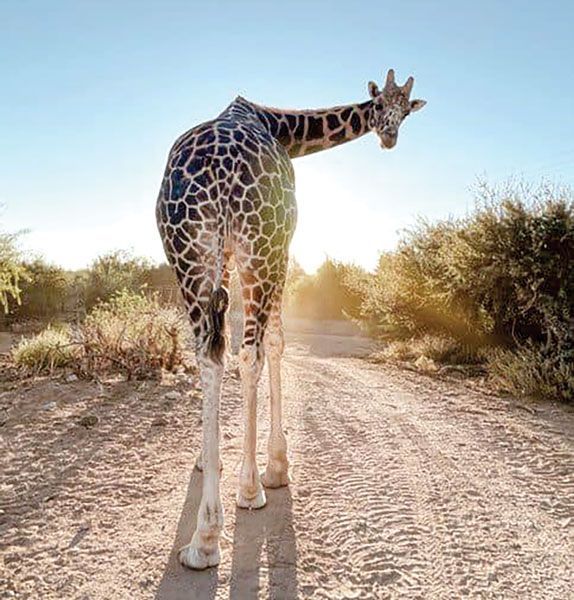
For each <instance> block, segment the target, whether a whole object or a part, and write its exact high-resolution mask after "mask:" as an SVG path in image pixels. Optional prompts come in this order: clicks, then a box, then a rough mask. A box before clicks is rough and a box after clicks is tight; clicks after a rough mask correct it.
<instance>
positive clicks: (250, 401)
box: [237, 343, 266, 509]
mask: <svg viewBox="0 0 574 600" xmlns="http://www.w3.org/2000/svg"><path fill="white" fill-rule="evenodd" d="M262 362H263V361H262V357H261V356H259V350H258V348H257V345H256V344H255V343H253V344H250V345H245V344H244V347H243V348H242V349H241V350H240V352H239V371H240V375H241V387H242V392H243V406H244V420H245V438H244V444H243V462H242V464H241V470H240V472H239V489H238V490H237V506H239V507H240V508H249V509H255V508H261V507H263V506H265V503H266V498H265V492H264V491H263V487H262V485H261V479H260V477H259V472H258V470H257V462H256V445H257V382H258V381H259V376H260V374H261V365H262Z"/></svg>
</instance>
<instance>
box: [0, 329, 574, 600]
mask: <svg viewBox="0 0 574 600" xmlns="http://www.w3.org/2000/svg"><path fill="white" fill-rule="evenodd" d="M368 347H369V343H368V341H366V340H363V339H361V338H352V337H351V338H350V337H347V336H343V335H318V334H316V333H313V332H312V331H307V332H303V333H301V332H299V333H297V334H291V335H290V336H289V345H288V349H287V352H286V357H285V361H284V387H285V398H286V401H285V404H286V408H285V412H286V417H285V422H286V428H287V437H288V440H289V444H290V460H291V478H292V483H291V486H290V487H289V488H288V489H287V488H285V489H281V490H270V491H269V492H268V504H267V506H266V507H265V508H264V509H262V510H260V511H253V512H247V511H242V510H240V509H236V508H235V506H234V503H233V497H234V493H235V484H236V473H237V469H238V466H239V460H240V445H241V430H242V429H241V400H240V396H239V381H238V378H237V371H236V369H235V368H233V365H232V367H231V369H230V371H229V373H228V375H227V376H226V379H225V383H224V394H223V399H222V428H221V431H222V451H223V463H224V470H223V483H222V486H223V499H224V506H225V510H226V528H225V535H224V539H223V540H222V563H221V565H220V567H219V568H218V569H213V570H209V571H206V572H201V573H197V572H192V571H189V570H185V569H183V567H180V566H179V565H178V564H177V562H176V558H175V553H176V550H177V549H178V548H179V547H180V546H182V545H183V544H185V543H187V542H188V541H189V538H190V535H191V532H192V531H193V527H194V522H195V513H196V510H197V507H198V503H199V499H200V489H201V477H202V476H201V474H200V473H199V472H197V471H194V470H193V469H192V465H193V463H194V461H195V458H196V456H197V454H198V452H199V443H200V434H201V426H200V395H199V391H198V390H197V387H196V384H195V382H194V381H193V380H191V381H190V380H189V379H188V378H180V379H178V378H173V379H170V380H167V381H164V382H162V383H161V384H159V383H153V382H146V383H135V384H128V383H124V382H120V381H108V382H106V383H104V384H101V385H98V384H95V383H87V382H73V383H65V382H64V381H62V380H54V379H52V380H50V379H36V380H34V381H28V382H25V383H18V384H13V383H3V384H2V385H1V387H0V389H1V390H4V391H2V392H0V435H1V443H2V447H1V448H0V461H1V480H0V551H1V555H2V563H1V564H0V598H11V597H12V598H41V599H52V598H54V599H68V598H74V599H76V598H77V599H82V600H88V599H101V600H104V599H105V600H110V599H116V598H117V599H140V598H141V599H143V598H153V599H156V600H168V599H170V600H175V599H194V598H198V599H203V598H206V599H212V598H236V599H240V600H244V599H250V598H268V597H269V598H277V599H288V598H336V599H342V598H345V599H347V598H348V599H351V598H409V599H415V598H420V599H429V598H431V599H432V598H462V597H464V598H520V599H530V598H536V599H537V598H545V599H551V598H556V599H561V600H562V599H565V598H569V597H572V590H573V589H574V573H573V570H572V556H573V555H574V452H573V446H574V441H573V440H574V413H573V411H572V409H568V408H566V407H564V406H559V405H554V404H551V403H548V404H536V405H528V406H526V405H524V403H518V402H516V401H513V400H512V399H500V398H496V397H494V396H489V395H486V394H484V393H480V392H477V391H473V390H471V389H469V388H468V387H465V386H464V385H463V384H462V383H453V382H448V383H447V382H442V381H438V380H434V379H430V378H427V377H423V376H419V375H416V374H414V373H410V372H401V371H398V370H396V369H393V368H391V367H381V366H380V365H373V364H370V363H369V362H367V361H365V360H362V359H359V358H354V357H348V356H342V355H346V354H358V355H360V354H363V353H364V352H365V351H367V350H368ZM266 383H267V381H266V376H265V375H264V377H263V381H262V384H261V385H262V387H261V389H262V394H261V402H260V424H261V427H260V444H259V447H260V454H259V463H260V466H261V467H263V465H264V459H265V456H264V449H265V437H266V431H267V386H266Z"/></svg>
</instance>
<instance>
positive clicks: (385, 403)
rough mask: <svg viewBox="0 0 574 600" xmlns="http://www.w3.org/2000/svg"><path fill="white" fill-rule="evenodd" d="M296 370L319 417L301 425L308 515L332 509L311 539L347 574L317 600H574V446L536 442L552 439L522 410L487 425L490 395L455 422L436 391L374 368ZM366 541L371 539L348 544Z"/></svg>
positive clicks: (347, 364) (296, 361)
mask: <svg viewBox="0 0 574 600" xmlns="http://www.w3.org/2000/svg"><path fill="white" fill-rule="evenodd" d="M288 363H289V367H288V368H289V369H290V370H291V369H293V371H294V372H293V373H292V374H290V376H289V377H288V380H289V381H297V382H298V383H297V387H296V389H294V390H293V389H290V390H289V393H290V394H303V395H307V396H308V397H309V396H310V397H311V399H312V402H313V404H314V406H316V407H317V408H316V409H315V408H311V409H310V410H309V409H308V410H306V413H309V414H310V415H312V416H309V414H306V415H305V416H304V419H303V421H302V423H303V432H304V433H302V436H300V437H299V438H298V441H300V443H302V444H304V445H305V451H304V452H302V451H301V449H299V450H298V456H302V458H301V460H303V461H304V463H305V464H306V468H303V469H302V471H303V474H304V477H305V479H308V480H309V483H308V486H309V488H310V489H311V490H312V492H311V493H310V498H311V502H310V503H309V506H308V508H311V509H312V511H311V512H312V513H313V512H314V513H321V510H322V514H319V515H318V517H319V520H320V521H321V526H320V527H317V528H316V530H315V531H313V532H309V531H307V532H306V533H307V535H308V536H310V537H314V538H315V539H316V540H319V541H318V542H317V545H318V546H322V547H323V548H324V547H328V548H329V549H330V551H329V552H328V553H327V556H325V558H326V559H329V560H330V561H332V562H337V561H341V562H343V563H344V564H345V569H342V570H340V571H338V570H337V569H331V570H330V573H331V576H332V577H333V576H334V577H335V581H333V579H332V580H331V585H332V589H333V590H334V591H333V593H332V594H331V595H330V592H329V591H328V589H326V590H324V591H322V592H318V591H316V592H314V594H315V595H312V596H309V597H317V598H323V597H325V598H328V597H340V596H337V592H336V591H335V590H337V589H338V587H337V586H343V588H345V587H349V588H350V589H351V588H352V589H354V593H355V596H352V597H365V598H369V597H371V598H372V597H374V598H386V597H406V596H408V597H409V598H415V597H421V598H429V597H432V598H442V597H449V596H451V595H452V594H453V593H455V591H456V593H457V594H461V595H463V596H465V597H505V598H514V597H516V598H523V597H534V596H532V593H533V589H536V588H538V589H539V590H540V594H544V595H545V597H552V598H564V597H568V593H569V589H570V588H569V587H568V585H571V583H572V577H571V575H568V576H566V575H565V570H564V569H565V564H566V563H567V556H568V550H567V549H570V550H571V549H572V547H573V543H572V542H573V540H572V528H571V527H569V524H570V521H569V520H568V519H571V518H572V515H573V514H574V513H573V511H572V495H571V490H572V483H573V475H572V474H573V473H574V469H573V467H574V463H573V459H572V453H571V451H569V446H568V444H567V443H565V442H564V438H563V436H558V437H557V438H556V439H555V440H552V441H549V440H546V442H545V444H542V443H535V442H537V440H540V439H542V438H541V436H546V437H548V436H551V435H552V434H551V432H550V433H541V432H536V433H535V432H533V431H532V428H531V427H530V426H529V423H528V421H524V420H523V419H522V418H521V415H520V414H519V415H517V414H516V412H517V411H516V410H515V411H514V413H512V412H510V413H509V412H507V413H497V412H492V413H490V412H488V411H487V410H483V412H484V414H485V415H486V417H487V418H486V419H485V418H482V414H479V418H477V415H476V413H475V412H473V411H474V410H475V406H476V405H475V404H473V403H472V402H477V401H478V402H480V401H482V402H483V403H484V400H485V398H484V397H480V396H479V395H478V397H476V398H472V399H471V400H472V402H470V403H469V402H468V399H467V400H465V401H464V402H462V403H461V406H460V410H458V409H457V407H456V406H454V407H453V406H452V404H453V400H452V398H451V399H450V400H449V402H448V403H447V402H445V399H447V398H445V396H443V395H442V394H441V386H440V385H438V386H437V385H435V384H434V383H432V382H431V380H428V382H427V385H426V392H427V394H425V397H423V398H420V393H419V392H418V391H417V388H414V389H409V385H408V384H407V385H405V382H404V381H399V383H398V385H397V383H396V382H393V377H389V373H388V372H385V371H382V370H381V369H380V368H379V369H377V370H374V369H372V368H370V367H369V365H366V364H365V363H364V362H357V361H353V360H344V359H329V360H328V361H326V360H321V359H314V358H313V359H311V358H310V357H308V356H305V357H301V358H299V357H297V356H295V357H290V358H289V360H288ZM394 379H397V377H396V376H394ZM399 379H400V378H399ZM385 388H386V391H385ZM433 388H434V389H433ZM314 390H318V391H319V393H318V394H315V396H313V391H314ZM429 391H431V394H428V392H429ZM428 396H431V397H428ZM467 410H468V411H469V412H467ZM480 410H481V409H479V413H480ZM552 444H554V446H556V448H555V449H552V448H553V446H552ZM307 455H308V456H310V457H312V460H310V459H307V458H305V456H307ZM323 465H324V466H323ZM525 465H526V468H528V469H529V471H528V474H529V476H528V484H527V485H522V484H521V480H520V477H519V476H517V473H520V472H521V471H524V468H525ZM532 465H533V466H532ZM329 471H330V473H329V475H326V472H329ZM333 471H334V472H333ZM495 473H496V474H497V475H496V476H494V474H495ZM314 474H315V477H316V483H315V484H314V485H313V477H314ZM298 483H299V484H300V483H301V482H300V481H299V480H298ZM543 489H545V496H548V495H553V496H554V502H553V503H552V505H551V507H550V505H548V506H545V505H544V504H540V502H539V500H538V499H537V491H539V492H540V491H541V490H543ZM342 496H344V497H347V498H348V501H347V502H343V501H342V500H341V497H342ZM321 507H322V508H321ZM550 508H551V511H549V510H550ZM341 514H343V516H340V515H341ZM312 522H314V521H312ZM357 529H358V530H359V531H361V535H351V534H350V533H349V532H350V531H356V530H357ZM341 532H345V534H343V533H341ZM345 535H346V537H345ZM307 543H308V542H307ZM323 552H325V551H323ZM303 554H304V553H303ZM313 554H314V555H315V556H316V555H317V554H316V553H313ZM348 557H349V558H348ZM302 559H303V561H304V560H305V557H304V556H302ZM311 564H313V563H311ZM370 567H372V571H373V573H376V576H374V577H371V576H370ZM314 576H315V578H316V579H317V581H321V578H320V577H318V575H317V573H316V572H315V573H314ZM385 576H386V577H385ZM565 577H566V579H567V580H568V581H565ZM321 585H322V586H324V583H323V582H322V583H321ZM534 585H535V586H536V587H533V586H534ZM309 589H310V588H309Z"/></svg>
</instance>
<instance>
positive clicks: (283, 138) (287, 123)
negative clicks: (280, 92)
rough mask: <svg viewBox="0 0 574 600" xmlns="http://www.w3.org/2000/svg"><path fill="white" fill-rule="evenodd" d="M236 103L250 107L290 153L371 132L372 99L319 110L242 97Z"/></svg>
mask: <svg viewBox="0 0 574 600" xmlns="http://www.w3.org/2000/svg"><path fill="white" fill-rule="evenodd" d="M234 104H236V105H238V106H240V107H242V108H246V109H248V110H250V112H252V113H255V116H256V117H257V118H258V119H259V121H260V122H261V123H262V124H263V126H264V127H265V128H266V129H267V130H268V131H269V133H270V134H271V135H272V136H273V137H274V138H275V139H276V140H277V141H278V142H279V143H280V144H281V145H283V146H284V147H285V148H286V150H287V152H288V154H289V156H290V157H291V158H295V157H297V156H306V155H307V154H313V153H314V152H320V151H321V150H327V149H328V148H333V147H334V146H338V145H340V144H344V143H346V142H350V141H351V140H354V139H356V138H358V137H361V136H362V135H365V134H366V133H368V132H369V115H370V111H371V109H372V106H373V103H372V101H371V100H368V101H367V102H362V103H360V104H348V105H346V106H335V107H333V108H322V109H317V110H283V109H280V108H270V107H268V106H260V105H258V104H255V103H253V102H249V101H248V100H245V98H242V97H241V96H239V97H238V98H237V99H236V100H235V101H234Z"/></svg>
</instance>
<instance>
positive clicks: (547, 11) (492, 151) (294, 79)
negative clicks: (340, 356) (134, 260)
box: [0, 0, 574, 270]
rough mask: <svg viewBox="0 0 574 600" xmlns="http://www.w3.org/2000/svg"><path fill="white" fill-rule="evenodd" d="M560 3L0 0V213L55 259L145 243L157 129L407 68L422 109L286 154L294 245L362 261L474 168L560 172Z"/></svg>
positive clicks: (568, 62) (341, 90) (437, 209)
mask: <svg viewBox="0 0 574 600" xmlns="http://www.w3.org/2000/svg"><path fill="white" fill-rule="evenodd" d="M573 23H574V4H573V3H572V2H544V3H543V2H526V1H523V2H516V1H508V2H504V3H502V2H489V1H487V2H476V1H474V2H464V1H459V2H450V1H445V2H423V1H409V0H402V1H401V2H397V1H396V0H394V1H393V2H386V1H377V2H360V3H353V2H349V1H347V2H314V1H309V2H297V1H295V2H241V1H239V0H238V1H236V2H217V1H215V2H191V1H187V2H183V1H179V2H175V1H170V0H167V1H159V0H156V1H153V2H151V1H146V0H140V1H137V2H136V1H126V0H124V1H121V0H116V1H114V2H112V1H106V0H100V1H95V0H94V1H91V2H88V1H82V0H75V1H69V2H65V1H59V0H52V1H51V2H47V1H35V2H34V1H27V0H19V1H18V0H12V1H9V0H0V64H1V65H2V77H1V78H0V98H1V99H2V100H1V102H0V204H2V205H3V209H2V213H1V214H0V224H1V226H2V227H3V228H4V229H9V230H19V229H28V230H29V233H28V234H27V235H26V236H25V237H24V239H23V246H24V248H25V249H26V250H27V251H30V252H32V251H34V252H38V253H41V254H43V255H44V256H45V257H46V258H47V259H49V260H52V261H55V262H58V263H59V264H63V265H64V266H66V267H81V266H84V265H86V264H88V263H89V262H90V261H91V260H92V259H93V258H95V257H96V256H97V255H98V254H101V253H102V252H105V251H107V250H110V249H115V248H131V249H133V251H134V252H136V253H137V254H143V255H147V256H149V257H151V258H153V259H156V260H160V259H161V258H162V257H163V254H162V249H161V245H160V242H159V238H158V235H157V232H156V229H155V223H154V205H155V199H156V196H157V191H158V188H159V182H160V179H161V175H162V172H163V169H164V166H165V160H166V155H167V152H168V150H169V147H170V145H171V143H172V142H173V140H174V139H175V138H176V137H177V136H178V135H179V134H180V133H182V132H183V131H185V130H186V129H188V128H190V127H192V126H193V125H195V124H197V123H199V122H201V121H203V120H206V119H209V118H212V117H213V116H215V115H217V114H218V113H219V112H220V111H221V110H222V109H223V108H224V107H225V106H226V105H227V104H228V103H229V102H230V101H231V100H232V99H233V98H234V97H235V96H236V95H237V94H241V95H244V96H245V97H247V98H249V99H251V100H253V101H256V102H260V103H262V104H267V105H272V106H280V107H293V108H315V107H317V108H318V107H324V106H332V105H337V104H342V103H347V102H358V101H362V100H364V99H366V98H367V91H366V90H367V82H368V81H369V80H370V79H375V80H377V81H379V82H381V81H382V79H383V77H384V73H385V72H386V69H387V68H389V67H393V68H394V69H395V70H396V72H397V78H398V79H399V80H404V79H406V77H407V76H408V75H410V74H412V75H414V77H415V88H414V92H413V97H421V98H425V99H426V100H427V101H428V105H427V106H426V107H425V108H424V110H422V111H421V112H419V113H417V114H415V115H413V116H412V117H410V118H409V119H408V120H407V122H406V123H405V125H403V127H402V129H401V134H400V137H399V143H398V145H397V147H396V148H395V150H393V151H392V152H383V151H381V150H380V149H379V146H378V142H377V140H376V138H375V136H373V135H368V136H366V137H365V138H362V139H361V140H358V141H355V142H352V143H350V144H347V145H344V146H341V147H339V148H336V149H333V150H330V151H327V152H323V153H319V154H316V155H313V156H310V157H307V158H302V159H297V160H296V161H295V169H296V173H297V188H298V202H299V210H300V217H299V224H298V231H297V233H296V237H295V239H294V242H293V246H292V249H293V253H294V255H295V256H296V257H297V258H298V259H299V260H300V262H302V264H303V266H304V267H305V268H306V269H308V270H313V269H314V268H315V267H316V266H317V265H318V264H319V263H320V262H321V261H322V259H323V258H324V256H325V255H326V254H329V255H331V256H333V257H335V258H340V259H344V260H354V261H356V262H359V263H361V264H363V265H365V266H368V267H370V266H372V265H373V264H374V263H375V261H376V258H377V253H378V251H379V250H382V249H386V248H391V247H393V245H394V244H395V243H396V240H397V235H398V234H397V232H398V231H399V230H400V229H401V228H404V227H408V226H409V225H411V224H413V223H414V221H415V219H416V216H417V215H424V216H426V217H429V218H431V219H436V218H443V217H447V216H448V215H460V214H464V213H465V212H466V211H467V210H469V209H470V208H472V205H473V201H472V194H471V193H470V191H469V188H470V187H471V186H472V185H473V183H474V182H475V180H476V177H477V176H480V175H486V176H487V177H488V179H489V180H491V181H500V180H502V179H505V178H506V177H508V176H510V175H523V176H524V177H525V178H527V179H531V180H535V181H536V180H538V179H540V178H541V177H547V178H550V179H552V180H555V181H558V182H560V183H565V184H569V185H574V143H573V142H574V112H573V105H574V78H573V77H572V74H573V73H574V36H573V35H572V24H573Z"/></svg>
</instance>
